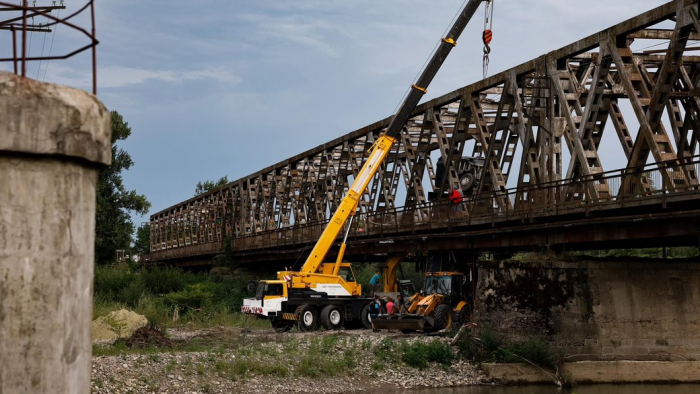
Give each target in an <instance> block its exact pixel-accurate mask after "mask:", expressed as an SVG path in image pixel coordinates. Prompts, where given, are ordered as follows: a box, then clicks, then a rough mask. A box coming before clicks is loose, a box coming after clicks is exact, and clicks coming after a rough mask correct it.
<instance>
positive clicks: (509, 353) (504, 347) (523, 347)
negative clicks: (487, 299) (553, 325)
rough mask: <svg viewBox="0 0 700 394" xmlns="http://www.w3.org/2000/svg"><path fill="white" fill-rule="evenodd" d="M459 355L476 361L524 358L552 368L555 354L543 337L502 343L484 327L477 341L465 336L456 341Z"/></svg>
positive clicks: (512, 361)
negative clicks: (479, 339) (478, 341)
mask: <svg viewBox="0 0 700 394" xmlns="http://www.w3.org/2000/svg"><path fill="white" fill-rule="evenodd" d="M457 349H458V353H459V355H460V357H463V358H465V359H468V360H472V361H476V362H498V363H521V362H523V361H524V360H527V361H529V362H532V363H534V364H536V365H539V366H541V367H549V368H554V367H555V365H556V360H555V356H554V355H553V354H552V352H551V349H550V346H549V343H548V342H547V340H546V339H545V338H541V337H534V338H531V339H529V340H527V341H524V342H518V343H511V344H504V343H503V342H502V340H501V338H500V337H499V336H498V335H497V334H496V333H495V332H494V331H493V330H491V329H490V328H488V327H484V328H483V329H482V332H481V341H480V343H477V342H476V341H474V339H472V338H471V337H470V336H465V337H463V338H462V339H460V340H459V342H458V343H457Z"/></svg>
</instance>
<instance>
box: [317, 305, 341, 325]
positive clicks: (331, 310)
mask: <svg viewBox="0 0 700 394" xmlns="http://www.w3.org/2000/svg"><path fill="white" fill-rule="evenodd" d="M343 323H345V316H343V310H342V309H340V308H339V307H338V306H336V305H326V306H324V307H323V309H322V310H321V324H322V325H323V328H325V329H326V330H340V329H341V328H343Z"/></svg>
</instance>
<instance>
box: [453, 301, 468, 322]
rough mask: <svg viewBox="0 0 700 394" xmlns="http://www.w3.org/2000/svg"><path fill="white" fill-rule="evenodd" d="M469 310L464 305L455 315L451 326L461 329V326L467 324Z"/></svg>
mask: <svg viewBox="0 0 700 394" xmlns="http://www.w3.org/2000/svg"><path fill="white" fill-rule="evenodd" d="M469 309H470V308H469V305H466V306H465V307H464V308H462V309H461V310H459V311H458V312H457V313H455V318H454V323H453V324H457V325H458V326H459V327H462V325H464V324H466V323H469V321H470V320H471V313H469Z"/></svg>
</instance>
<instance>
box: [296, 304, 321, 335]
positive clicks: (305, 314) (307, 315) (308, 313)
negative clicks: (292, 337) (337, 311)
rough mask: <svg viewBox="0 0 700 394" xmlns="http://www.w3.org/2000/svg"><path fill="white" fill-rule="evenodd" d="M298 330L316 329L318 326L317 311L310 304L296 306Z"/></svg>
mask: <svg viewBox="0 0 700 394" xmlns="http://www.w3.org/2000/svg"><path fill="white" fill-rule="evenodd" d="M297 313H298V316H299V320H298V321H297V325H298V327H299V331H316V330H318V327H319V319H318V311H317V310H316V308H314V307H313V306H312V305H309V304H304V305H301V306H299V307H298V308H297Z"/></svg>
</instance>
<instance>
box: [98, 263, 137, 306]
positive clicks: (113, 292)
mask: <svg viewBox="0 0 700 394" xmlns="http://www.w3.org/2000/svg"><path fill="white" fill-rule="evenodd" d="M133 281H134V273H133V272H132V271H131V270H129V269H128V267H127V266H126V265H112V266H110V265H96V266H95V296H96V297H98V296H99V297H102V298H103V299H104V300H116V296H117V295H119V294H120V293H121V292H122V291H123V290H124V289H125V288H127V287H128V286H129V284H130V283H131V282H133Z"/></svg>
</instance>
